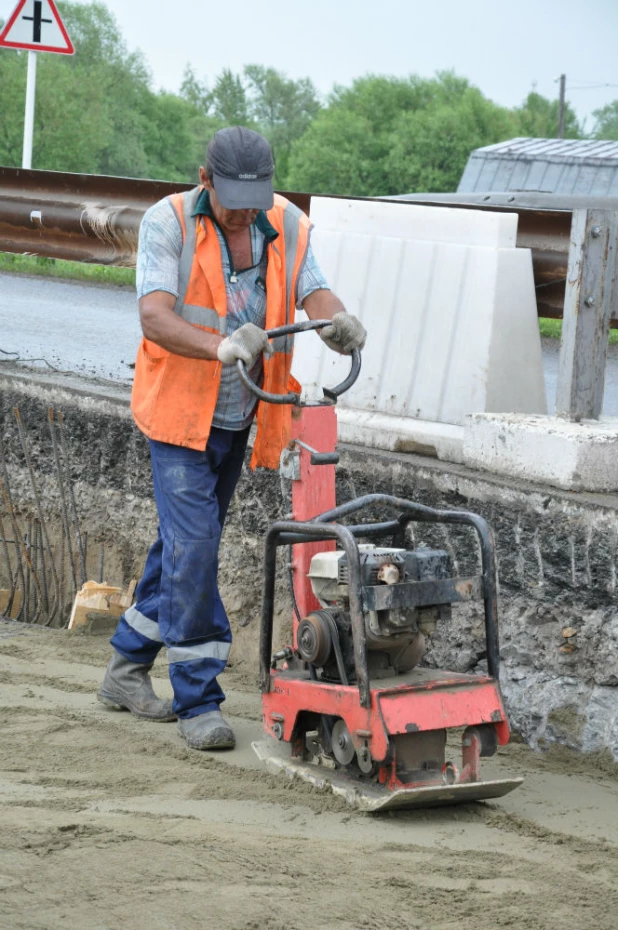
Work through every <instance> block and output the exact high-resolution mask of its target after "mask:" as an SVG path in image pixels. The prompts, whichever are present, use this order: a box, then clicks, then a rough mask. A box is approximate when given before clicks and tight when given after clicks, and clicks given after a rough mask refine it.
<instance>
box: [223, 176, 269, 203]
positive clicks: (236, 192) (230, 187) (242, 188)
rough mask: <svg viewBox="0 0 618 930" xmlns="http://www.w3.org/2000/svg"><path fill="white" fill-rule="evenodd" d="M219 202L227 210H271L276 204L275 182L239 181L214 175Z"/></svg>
mask: <svg viewBox="0 0 618 930" xmlns="http://www.w3.org/2000/svg"><path fill="white" fill-rule="evenodd" d="M213 184H214V186H215V193H216V195H217V200H218V201H219V203H220V204H221V206H222V207H225V209H226V210H270V208H271V207H272V205H273V203H274V194H273V182H272V180H271V179H270V178H266V180H263V181H238V180H236V179H235V178H234V179H232V178H222V177H221V175H218V174H215V175H213Z"/></svg>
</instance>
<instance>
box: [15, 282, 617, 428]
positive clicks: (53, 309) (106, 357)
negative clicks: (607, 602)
mask: <svg viewBox="0 0 618 930" xmlns="http://www.w3.org/2000/svg"><path fill="white" fill-rule="evenodd" d="M140 338H141V331H140V325H139V316H138V312H137V304H136V300H135V293H134V291H133V290H132V289H131V288H110V287H102V286H92V285H84V284H79V283H75V282H71V281H56V280H53V279H47V278H28V277H24V276H20V275H7V274H0V359H8V360H11V359H13V360H15V359H16V358H20V359H44V360H45V361H36V362H32V363H30V364H29V367H36V368H40V369H47V370H49V369H48V365H46V364H45V362H48V363H49V365H51V366H53V367H54V368H58V369H60V370H65V371H72V372H76V373H77V374H80V375H88V376H94V377H96V378H104V379H110V380H113V381H117V382H122V383H125V384H129V383H130V381H131V379H132V374H133V373H132V369H131V368H130V367H129V365H131V364H132V363H133V361H134V360H135V353H136V350H137V346H138V344H139V340H140ZM558 351H559V344H558V342H557V341H556V340H552V339H544V340H543V368H544V373H545V386H546V389H547V402H548V409H549V412H550V413H551V412H553V410H554V406H555V398H556V379H557V371H558ZM4 353H9V354H4ZM603 413H604V414H605V415H606V416H618V346H611V347H610V355H609V359H608V365H607V376H606V387H605V402H604V405H603Z"/></svg>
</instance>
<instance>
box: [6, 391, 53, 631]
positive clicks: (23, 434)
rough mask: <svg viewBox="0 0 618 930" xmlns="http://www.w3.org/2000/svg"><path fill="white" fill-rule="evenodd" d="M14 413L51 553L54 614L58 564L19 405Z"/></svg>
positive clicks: (38, 510)
mask: <svg viewBox="0 0 618 930" xmlns="http://www.w3.org/2000/svg"><path fill="white" fill-rule="evenodd" d="M13 414H14V415H15V419H16V420H17V430H18V433H19V439H20V441H21V447H22V450H23V453H24V458H25V460H26V466H27V468H28V474H29V475H30V484H31V486H32V493H33V495H34V501H35V504H36V509H37V513H38V515H39V520H40V523H41V529H42V531H43V541H44V544H45V547H46V549H47V551H48V553H49V559H50V568H51V575H52V580H53V583H54V606H53V607H52V609H51V612H52V614H53V613H55V605H56V604H57V603H58V600H59V594H60V591H59V588H60V585H59V581H58V574H57V572H56V566H55V564H54V556H53V552H52V548H51V543H50V541H49V535H48V533H47V526H46V525H45V518H44V516H43V507H42V505H41V498H40V495H39V490H38V487H37V484H36V479H35V476H34V468H33V467H32V459H31V458H30V450H29V448H28V439H27V437H26V431H25V429H24V424H23V421H22V418H21V413H20V410H19V407H13ZM39 595H41V592H40V590H39Z"/></svg>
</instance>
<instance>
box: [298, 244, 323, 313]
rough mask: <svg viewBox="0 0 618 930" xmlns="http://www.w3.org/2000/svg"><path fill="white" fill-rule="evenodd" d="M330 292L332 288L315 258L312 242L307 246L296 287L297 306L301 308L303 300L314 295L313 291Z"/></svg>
mask: <svg viewBox="0 0 618 930" xmlns="http://www.w3.org/2000/svg"><path fill="white" fill-rule="evenodd" d="M323 290H327V291H329V290H330V286H329V284H328V282H327V280H326V278H325V277H324V275H323V274H322V269H321V268H320V266H319V264H318V260H317V258H316V257H315V253H314V251H313V246H312V245H311V240H309V245H308V246H307V254H306V255H305V260H304V262H303V264H302V266H301V269H300V273H299V275H298V283H297V285H296V306H297V307H301V306H302V303H303V300H305V298H307V297H308V296H309V294H312V293H313V291H323Z"/></svg>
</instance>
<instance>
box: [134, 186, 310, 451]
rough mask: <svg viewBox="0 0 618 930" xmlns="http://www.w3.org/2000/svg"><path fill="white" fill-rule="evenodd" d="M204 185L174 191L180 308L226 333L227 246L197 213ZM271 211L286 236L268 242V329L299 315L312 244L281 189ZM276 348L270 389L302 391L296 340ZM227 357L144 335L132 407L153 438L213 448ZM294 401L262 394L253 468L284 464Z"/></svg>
mask: <svg viewBox="0 0 618 930" xmlns="http://www.w3.org/2000/svg"><path fill="white" fill-rule="evenodd" d="M201 191H202V188H200V187H198V188H195V189H194V190H192V191H188V192H187V193H184V194H173V195H172V196H171V197H170V201H171V204H172V206H173V208H174V210H175V212H176V215H177V216H178V220H179V223H180V226H181V228H182V235H183V248H182V253H181V256H180V265H179V288H178V294H179V297H178V300H177V301H176V306H175V308H174V310H175V312H176V313H178V315H179V316H181V317H182V318H183V319H184V320H187V322H189V323H191V324H193V325H194V326H197V327H198V328H199V329H203V330H205V331H206V332H209V333H219V334H220V335H225V331H226V313H227V295H226V291H225V279H224V274H223V265H222V261H221V249H220V246H219V238H218V236H217V233H216V230H215V227H214V224H213V222H212V220H211V219H209V218H208V217H205V216H204V217H195V216H192V213H193V211H194V210H195V206H196V203H197V199H198V197H199V195H200V193H201ZM267 217H268V220H269V222H270V223H271V225H272V226H273V227H274V228H275V229H276V230H277V232H278V233H279V236H278V238H277V239H275V240H274V241H273V242H271V243H270V244H269V245H268V253H267V255H268V266H267V272H266V329H274V328H275V327H277V326H284V325H286V324H288V323H293V322H294V315H295V310H296V284H297V281H298V274H299V271H300V268H301V266H302V263H303V261H304V258H305V255H306V254H307V248H308V245H309V231H310V229H311V223H310V222H309V219H308V218H307V217H306V216H305V214H304V213H303V212H302V211H301V210H299V209H298V207H296V206H294V204H292V203H290V202H289V201H288V200H286V199H285V198H284V197H280V196H279V195H277V194H276V195H275V203H274V206H273V207H272V209H271V210H269V211H268V213H267ZM272 345H273V348H274V350H275V351H274V354H273V355H272V357H271V358H269V359H264V384H263V389H264V390H265V391H268V392H270V393H274V394H278V393H286V392H288V391H299V390H300V386H299V385H298V382H297V381H296V380H295V379H294V378H293V377H292V376H291V374H290V369H291V367H292V354H293V347H294V339H293V337H292V336H286V337H282V338H280V339H276V340H275V341H274V342H273V343H272ZM220 381H221V363H220V362H219V361H217V360H214V361H211V360H208V359H195V358H185V357H184V356H181V355H175V354H174V353H173V352H168V351H167V349H163V348H162V347H161V346H159V345H156V343H154V342H151V341H150V340H149V339H146V338H144V339H142V342H141V344H140V347H139V349H138V352H137V359H136V363H135V379H134V382H133V393H132V397H131V411H132V413H133V418H134V420H135V422H136V424H137V426H138V427H139V429H140V430H141V431H142V433H144V434H145V435H146V436H148V437H149V438H150V439H155V440H158V441H159V442H168V443H172V444H173V445H177V446H187V447H188V448H189V449H198V450H203V449H205V448H206V443H207V441H208V436H209V434H210V428H211V424H212V418H213V415H214V412H215V407H216V404H217V396H218V393H219V383H220ZM291 418H292V408H291V406H290V405H289V404H286V405H274V404H268V403H265V402H262V401H260V403H259V405H258V412H257V436H256V440H255V443H254V446H253V455H252V458H251V467H252V468H255V467H256V466H262V467H264V468H278V467H279V456H280V455H281V452H282V450H283V449H284V448H285V446H286V445H287V443H288V442H289V436H290V427H291Z"/></svg>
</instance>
